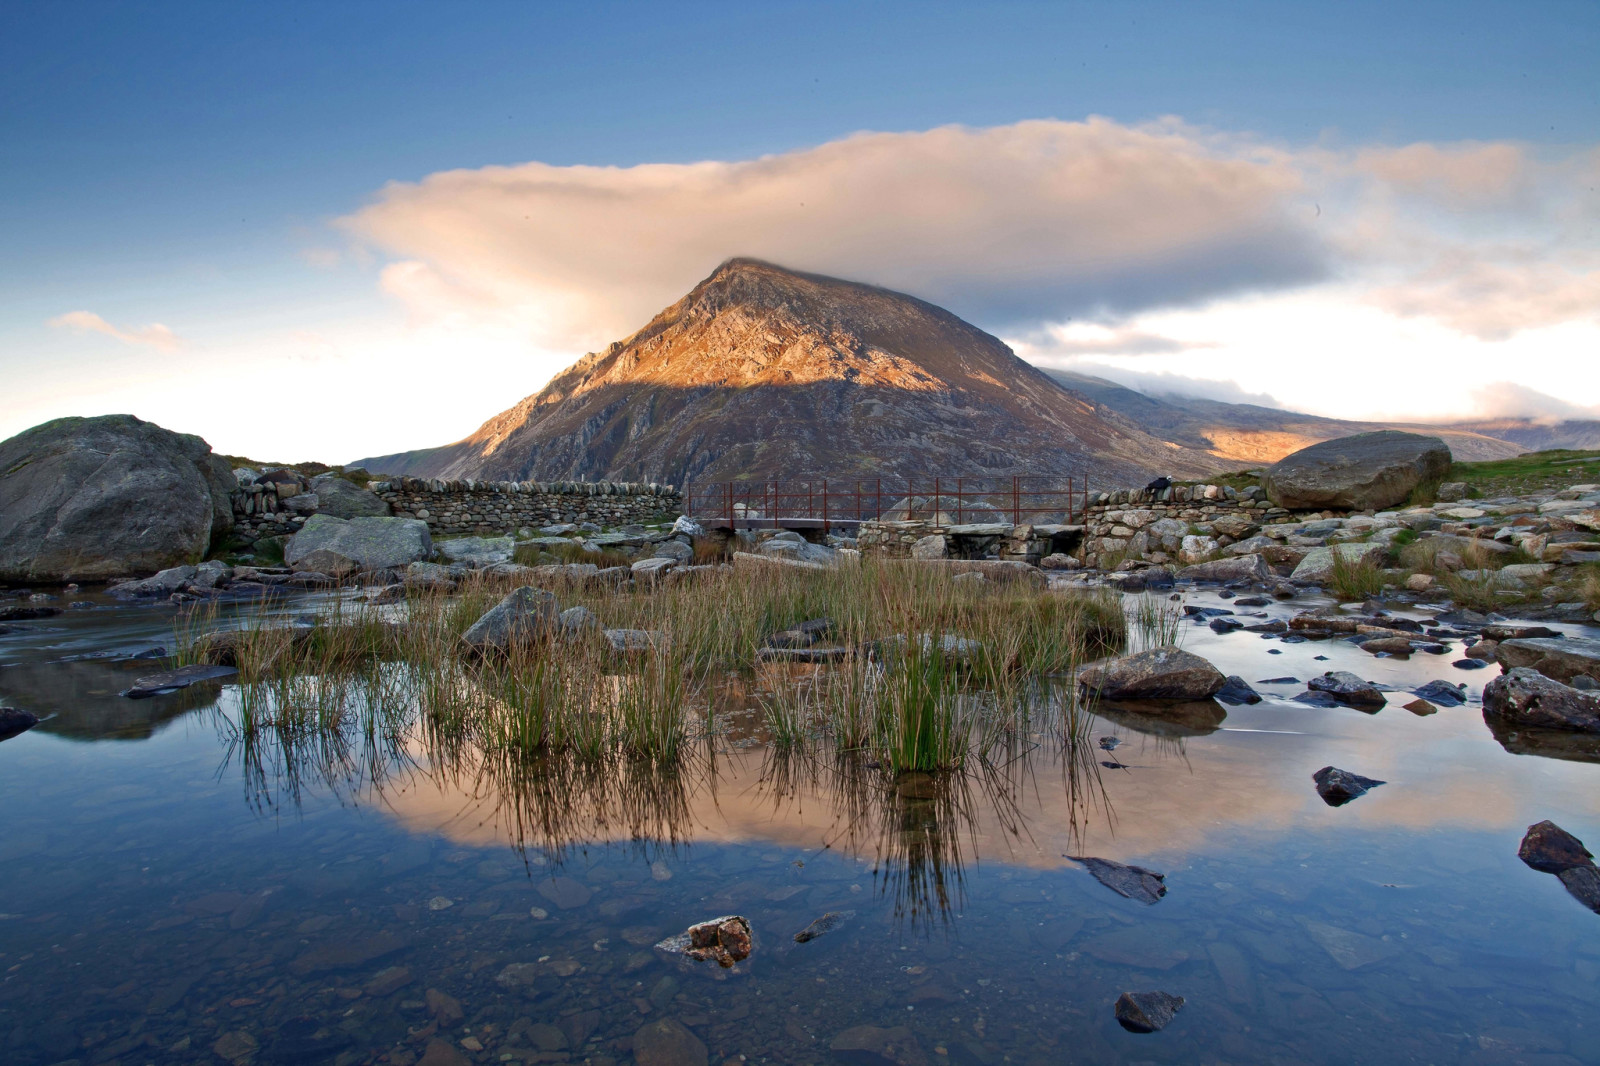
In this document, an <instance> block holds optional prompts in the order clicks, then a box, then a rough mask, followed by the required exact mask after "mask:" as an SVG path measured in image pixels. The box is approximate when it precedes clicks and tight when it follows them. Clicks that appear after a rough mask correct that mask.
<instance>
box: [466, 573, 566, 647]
mask: <svg viewBox="0 0 1600 1066" xmlns="http://www.w3.org/2000/svg"><path fill="white" fill-rule="evenodd" d="M558 617H559V611H558V608H557V606H556V598H555V596H554V595H553V594H551V593H549V592H546V591H545V590H544V589H536V588H531V587H529V586H527V585H523V586H522V587H521V588H515V589H512V590H511V592H510V593H509V594H508V595H507V596H506V598H505V599H503V600H501V601H500V602H499V603H497V604H495V605H494V606H493V607H491V608H489V610H488V611H486V612H484V615H483V617H482V618H479V619H478V620H477V621H476V622H474V623H472V625H471V627H470V628H468V630H467V631H466V632H465V633H463V634H461V641H462V643H464V644H466V645H467V646H468V647H470V648H473V649H476V650H477V651H480V652H483V651H491V650H492V651H508V650H510V648H511V647H512V646H513V645H515V644H519V643H523V642H526V641H530V640H537V639H539V638H540V637H542V636H545V635H546V634H549V633H551V632H552V631H553V630H554V629H555V627H556V625H557V624H558V622H557V620H558Z"/></svg>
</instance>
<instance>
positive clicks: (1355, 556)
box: [1289, 543, 1389, 585]
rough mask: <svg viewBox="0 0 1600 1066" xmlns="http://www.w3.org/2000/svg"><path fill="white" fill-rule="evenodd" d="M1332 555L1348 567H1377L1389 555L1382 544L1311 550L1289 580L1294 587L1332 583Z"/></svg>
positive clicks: (1357, 544) (1356, 544) (1336, 546)
mask: <svg viewBox="0 0 1600 1066" xmlns="http://www.w3.org/2000/svg"><path fill="white" fill-rule="evenodd" d="M1334 553H1338V556H1339V558H1340V559H1341V560H1342V561H1344V562H1345V563H1347V564H1350V565H1362V564H1370V565H1372V566H1378V565H1381V564H1382V563H1383V560H1384V558H1385V557H1386V556H1387V555H1388V554H1389V551H1388V549H1387V548H1385V547H1384V546H1383V545H1382V544H1359V543H1346V544H1332V545H1329V546H1328V547H1326V548H1313V549H1311V551H1310V552H1308V553H1307V554H1306V557H1305V558H1304V559H1301V560H1300V565H1298V566H1296V567H1295V568H1294V573H1292V574H1290V575H1289V580H1290V581H1291V582H1292V583H1294V584H1296V585H1328V584H1331V583H1332V582H1333V559H1334Z"/></svg>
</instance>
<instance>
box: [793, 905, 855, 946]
mask: <svg viewBox="0 0 1600 1066" xmlns="http://www.w3.org/2000/svg"><path fill="white" fill-rule="evenodd" d="M855 916H856V912H855V911H829V912H828V913H827V914H824V915H823V916H822V917H820V918H818V919H817V920H816V921H814V922H812V923H811V924H810V925H808V926H806V927H805V928H804V929H802V930H800V931H799V932H798V933H796V934H795V935H794V942H795V943H796V944H804V943H807V942H809V941H812V940H815V939H817V937H819V936H822V935H823V934H824V933H831V932H833V931H834V930H835V929H838V928H839V927H840V926H842V925H844V924H845V922H847V921H849V920H850V919H851V918H854V917H855Z"/></svg>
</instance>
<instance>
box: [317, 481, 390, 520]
mask: <svg viewBox="0 0 1600 1066" xmlns="http://www.w3.org/2000/svg"><path fill="white" fill-rule="evenodd" d="M311 491H312V492H314V493H316V496H317V512H318V513H319V514H330V515H333V517H335V518H384V517H387V516H388V514H389V505H388V504H386V503H384V502H383V500H381V499H379V498H378V495H377V493H374V492H369V491H368V490H366V489H364V488H362V487H361V486H360V485H357V484H356V483H355V482H353V481H347V480H346V479H344V478H342V477H340V476H339V475H338V474H320V475H318V476H317V477H314V478H312V479H311Z"/></svg>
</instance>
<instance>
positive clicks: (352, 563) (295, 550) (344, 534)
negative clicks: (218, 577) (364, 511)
mask: <svg viewBox="0 0 1600 1066" xmlns="http://www.w3.org/2000/svg"><path fill="white" fill-rule="evenodd" d="M432 554H433V538H432V537H431V536H429V534H428V523H426V522H424V521H422V520H421V519H417V518H350V519H344V518H335V517H333V516H332V515H325V514H315V515H312V516H311V517H310V518H308V519H306V524H305V525H304V526H302V527H301V528H300V532H298V533H296V534H295V535H294V536H292V537H290V538H289V544H288V546H287V547H285V548H284V550H283V560H284V562H286V563H288V564H289V566H290V567H291V568H292V569H294V570H296V571H315V572H317V573H322V574H330V575H332V576H334V577H347V576H349V575H351V574H357V573H368V572H371V571H374V570H391V569H400V568H402V567H406V566H409V565H410V564H411V563H416V562H422V561H424V560H426V559H427V558H428V557H429V556H430V555H432Z"/></svg>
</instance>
